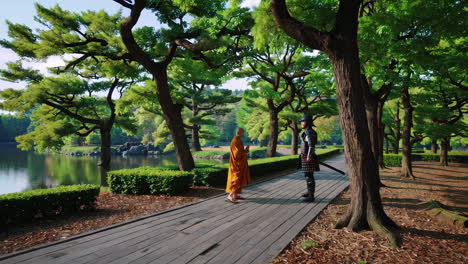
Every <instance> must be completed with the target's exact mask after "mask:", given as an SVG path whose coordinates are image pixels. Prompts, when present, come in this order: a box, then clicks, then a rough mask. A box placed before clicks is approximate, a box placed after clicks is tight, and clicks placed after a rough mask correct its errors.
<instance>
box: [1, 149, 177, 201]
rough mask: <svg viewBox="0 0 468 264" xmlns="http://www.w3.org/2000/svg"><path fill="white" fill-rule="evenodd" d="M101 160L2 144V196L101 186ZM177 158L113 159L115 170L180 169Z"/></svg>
mask: <svg viewBox="0 0 468 264" xmlns="http://www.w3.org/2000/svg"><path fill="white" fill-rule="evenodd" d="M98 159H99V158H98V157H89V156H84V157H73V156H66V155H52V154H39V153H36V152H32V151H28V152H25V151H21V150H19V149H18V148H16V144H10V143H0V194H5V193H13V192H21V191H25V190H32V189H40V188H50V187H55V186H58V185H71V184H86V183H91V184H100V183H101V181H105V178H103V177H102V175H103V173H102V172H101V169H100V167H99V166H97V163H98ZM176 164H177V159H176V156H175V154H171V155H164V156H159V157H157V156H127V157H122V156H112V162H111V168H112V170H116V169H123V168H136V167H140V166H161V165H176Z"/></svg>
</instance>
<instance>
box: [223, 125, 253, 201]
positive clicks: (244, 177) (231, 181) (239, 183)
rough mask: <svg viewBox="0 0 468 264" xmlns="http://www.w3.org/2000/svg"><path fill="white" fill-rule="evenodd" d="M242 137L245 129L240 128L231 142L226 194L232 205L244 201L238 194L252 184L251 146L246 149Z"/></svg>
mask: <svg viewBox="0 0 468 264" xmlns="http://www.w3.org/2000/svg"><path fill="white" fill-rule="evenodd" d="M242 137H244V129H243V128H239V129H238V130H237V135H236V136H235V137H234V138H233V139H232V141H231V156H230V160H229V173H228V180H227V186H226V192H227V193H229V195H228V197H227V201H229V202H231V203H238V201H237V200H238V199H243V198H242V197H240V196H239V195H238V194H239V193H241V192H242V187H245V186H247V185H249V184H250V171H249V164H248V163H247V159H248V153H249V146H247V147H244V144H243V143H242V140H241V138H242Z"/></svg>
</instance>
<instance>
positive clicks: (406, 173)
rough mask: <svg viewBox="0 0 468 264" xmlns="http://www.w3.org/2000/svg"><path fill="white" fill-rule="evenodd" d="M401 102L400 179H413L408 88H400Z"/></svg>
mask: <svg viewBox="0 0 468 264" xmlns="http://www.w3.org/2000/svg"><path fill="white" fill-rule="evenodd" d="M401 101H402V103H403V109H404V111H405V117H404V124H403V136H402V139H403V156H402V159H401V173H400V176H401V177H405V178H411V179H412V180H414V179H415V177H414V174H413V166H412V162H411V127H412V126H413V107H412V106H411V101H410V94H409V91H408V86H403V87H401Z"/></svg>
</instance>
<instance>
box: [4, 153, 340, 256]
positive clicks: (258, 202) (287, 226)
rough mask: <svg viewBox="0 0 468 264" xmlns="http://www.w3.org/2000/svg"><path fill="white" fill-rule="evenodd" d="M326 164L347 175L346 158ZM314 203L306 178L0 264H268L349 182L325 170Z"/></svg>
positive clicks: (281, 180) (292, 177)
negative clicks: (235, 200)
mask: <svg viewBox="0 0 468 264" xmlns="http://www.w3.org/2000/svg"><path fill="white" fill-rule="evenodd" d="M326 162H327V163H328V164H330V165H332V166H334V167H337V168H339V169H341V170H345V164H344V155H343V154H340V155H337V156H334V157H332V158H330V159H327V161H326ZM321 169H322V171H320V172H317V173H316V184H317V187H316V201H315V202H314V203H304V202H302V199H301V197H300V196H301V194H302V193H303V192H305V190H306V184H305V180H304V176H303V175H302V173H301V172H296V173H292V174H288V175H286V176H282V177H278V178H275V179H272V180H269V181H265V182H262V183H260V184H256V185H252V186H249V187H247V188H245V189H244V192H243V194H242V196H244V197H245V198H246V200H243V201H241V203H239V204H231V203H229V202H226V201H225V195H218V196H215V197H212V198H210V199H207V200H204V201H201V202H196V203H193V204H190V205H186V206H182V207H179V208H175V209H171V210H167V211H164V212H160V213H157V214H154V215H151V216H146V217H142V218H139V219H136V220H132V221H129V222H125V223H121V224H117V225H114V226H111V227H107V228H103V229H100V230H97V231H93V232H89V233H86V234H81V235H78V236H75V237H71V238H69V239H65V240H61V241H58V242H54V243H51V244H48V245H45V246H39V247H37V248H32V249H28V250H24V251H21V252H18V253H12V254H10V255H5V256H0V264H6V263H34V264H37V263H57V264H59V263H74V264H78V263H142V264H143V263H222V264H228V263H270V262H271V260H272V259H273V258H275V257H276V256H277V255H278V254H279V253H280V252H281V251H282V250H283V249H284V248H285V247H286V246H287V245H288V244H289V242H290V241H291V240H292V239H294V237H295V236H296V235H297V234H298V233H299V232H301V230H302V229H304V227H306V226H307V225H308V224H309V223H310V222H311V221H312V220H313V219H315V218H316V217H317V215H318V214H319V213H320V212H321V211H322V210H323V209H324V208H325V207H326V206H327V205H328V204H329V203H330V202H331V201H332V200H333V199H334V198H336V196H337V195H339V194H340V193H341V192H343V191H344V190H345V189H346V188H347V187H348V186H349V181H348V178H347V176H343V175H339V174H338V173H336V172H334V171H332V170H329V169H326V168H321Z"/></svg>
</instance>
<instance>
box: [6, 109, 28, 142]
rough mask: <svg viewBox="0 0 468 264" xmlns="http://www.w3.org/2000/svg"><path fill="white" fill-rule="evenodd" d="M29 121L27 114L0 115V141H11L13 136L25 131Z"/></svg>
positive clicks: (13, 138)
mask: <svg viewBox="0 0 468 264" xmlns="http://www.w3.org/2000/svg"><path fill="white" fill-rule="evenodd" d="M30 123H31V121H30V119H29V117H28V116H26V117H22V118H21V117H16V116H13V115H4V114H2V115H0V142H12V141H14V140H15V137H17V136H19V135H22V134H25V133H27V130H28V127H29V125H30Z"/></svg>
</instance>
